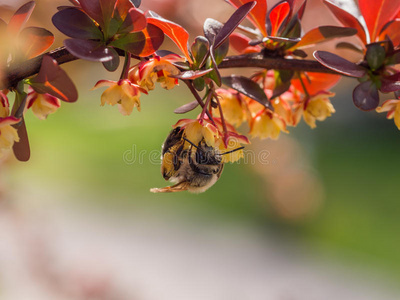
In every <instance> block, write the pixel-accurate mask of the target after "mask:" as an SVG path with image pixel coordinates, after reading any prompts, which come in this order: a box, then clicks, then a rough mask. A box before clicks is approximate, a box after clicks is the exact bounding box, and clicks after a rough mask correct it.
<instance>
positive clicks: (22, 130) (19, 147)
mask: <svg viewBox="0 0 400 300" xmlns="http://www.w3.org/2000/svg"><path fill="white" fill-rule="evenodd" d="M15 127H16V128H17V132H18V137H19V141H18V142H15V143H14V145H13V152H14V155H15V158H16V159H18V160H19V161H28V160H29V158H30V157H31V150H30V147H29V139H28V132H27V131H26V125H25V120H24V118H23V117H22V118H21V122H20V123H19V124H17V125H16V126H15Z"/></svg>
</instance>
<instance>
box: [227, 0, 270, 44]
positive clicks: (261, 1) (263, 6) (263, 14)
mask: <svg viewBox="0 0 400 300" xmlns="http://www.w3.org/2000/svg"><path fill="white" fill-rule="evenodd" d="M227 1H228V2H229V3H231V4H232V5H233V6H235V7H236V8H238V7H240V6H242V5H243V4H245V3H247V2H252V0H227ZM255 2H257V4H256V6H255V7H254V8H253V9H252V11H251V12H250V13H249V14H248V18H249V20H250V22H251V23H253V24H254V26H255V27H256V28H258V29H259V30H260V31H261V33H262V35H263V36H267V35H268V33H267V30H266V28H265V21H266V18H267V1H266V0H255Z"/></svg>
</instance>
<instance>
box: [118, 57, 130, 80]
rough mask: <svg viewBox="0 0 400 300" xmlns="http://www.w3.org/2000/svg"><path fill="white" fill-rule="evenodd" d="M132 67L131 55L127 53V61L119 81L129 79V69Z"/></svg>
mask: <svg viewBox="0 0 400 300" xmlns="http://www.w3.org/2000/svg"><path fill="white" fill-rule="evenodd" d="M130 66H131V55H130V53H128V52H125V60H124V67H123V69H122V72H121V77H120V78H119V79H127V78H128V73H129V67H130Z"/></svg>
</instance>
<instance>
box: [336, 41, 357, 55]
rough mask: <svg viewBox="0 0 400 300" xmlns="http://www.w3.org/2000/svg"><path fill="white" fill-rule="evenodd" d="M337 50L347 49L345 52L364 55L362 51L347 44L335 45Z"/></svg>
mask: <svg viewBox="0 0 400 300" xmlns="http://www.w3.org/2000/svg"><path fill="white" fill-rule="evenodd" d="M336 48H337V49H347V50H352V51H355V52H357V53H360V54H364V51H363V50H362V49H361V48H358V47H357V46H355V45H354V44H351V43H347V42H340V43H338V44H336Z"/></svg>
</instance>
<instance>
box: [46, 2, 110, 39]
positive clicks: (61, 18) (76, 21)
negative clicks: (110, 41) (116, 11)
mask: <svg viewBox="0 0 400 300" xmlns="http://www.w3.org/2000/svg"><path fill="white" fill-rule="evenodd" d="M52 21H53V24H54V26H55V27H56V28H57V29H58V30H60V31H61V32H62V33H64V34H65V35H67V36H69V37H72V38H77V39H101V38H102V33H101V31H100V29H99V28H98V27H97V26H96V25H95V24H94V22H93V21H92V19H90V18H89V17H88V15H87V14H85V13H84V12H83V11H81V10H79V9H78V8H74V7H70V8H66V9H63V10H60V11H59V12H57V13H56V14H55V15H54V16H53V18H52Z"/></svg>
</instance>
